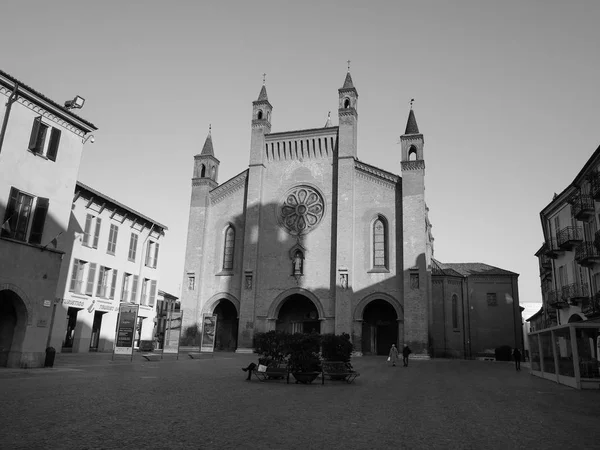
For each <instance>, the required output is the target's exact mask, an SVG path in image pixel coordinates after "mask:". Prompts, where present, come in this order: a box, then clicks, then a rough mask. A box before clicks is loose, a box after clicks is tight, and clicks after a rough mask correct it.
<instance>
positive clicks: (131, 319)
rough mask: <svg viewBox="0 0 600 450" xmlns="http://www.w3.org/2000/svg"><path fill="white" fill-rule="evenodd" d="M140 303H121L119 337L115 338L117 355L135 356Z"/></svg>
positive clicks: (118, 323)
mask: <svg viewBox="0 0 600 450" xmlns="http://www.w3.org/2000/svg"><path fill="white" fill-rule="evenodd" d="M138 307H139V305H121V306H120V307H119V319H118V322H117V338H116V340H115V342H116V344H115V351H114V354H116V355H131V357H132V358H133V338H134V336H135V324H136V322H137V316H138Z"/></svg>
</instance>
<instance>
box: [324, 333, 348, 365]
mask: <svg viewBox="0 0 600 450" xmlns="http://www.w3.org/2000/svg"><path fill="white" fill-rule="evenodd" d="M321 346H322V348H321V354H322V356H323V359H324V360H325V361H342V362H350V358H351V357H352V351H353V350H354V347H353V345H352V342H350V335H349V334H348V333H342V334H341V335H336V334H323V335H322V336H321Z"/></svg>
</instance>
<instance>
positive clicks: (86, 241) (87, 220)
mask: <svg viewBox="0 0 600 450" xmlns="http://www.w3.org/2000/svg"><path fill="white" fill-rule="evenodd" d="M91 229H92V215H91V214H88V215H87V216H86V217H85V228H84V230H83V245H89V244H90V231H91Z"/></svg>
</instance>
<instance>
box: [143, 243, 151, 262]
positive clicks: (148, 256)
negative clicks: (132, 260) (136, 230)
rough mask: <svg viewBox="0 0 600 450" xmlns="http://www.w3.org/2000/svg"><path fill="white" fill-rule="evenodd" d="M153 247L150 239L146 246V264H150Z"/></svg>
mask: <svg viewBox="0 0 600 450" xmlns="http://www.w3.org/2000/svg"><path fill="white" fill-rule="evenodd" d="M151 249H152V241H148V245H147V246H146V262H145V263H144V264H145V265H146V266H149V265H150V250H151Z"/></svg>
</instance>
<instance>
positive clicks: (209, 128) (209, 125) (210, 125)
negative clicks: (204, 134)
mask: <svg viewBox="0 0 600 450" xmlns="http://www.w3.org/2000/svg"><path fill="white" fill-rule="evenodd" d="M211 130H212V124H210V123H209V124H208V134H210V132H211Z"/></svg>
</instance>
